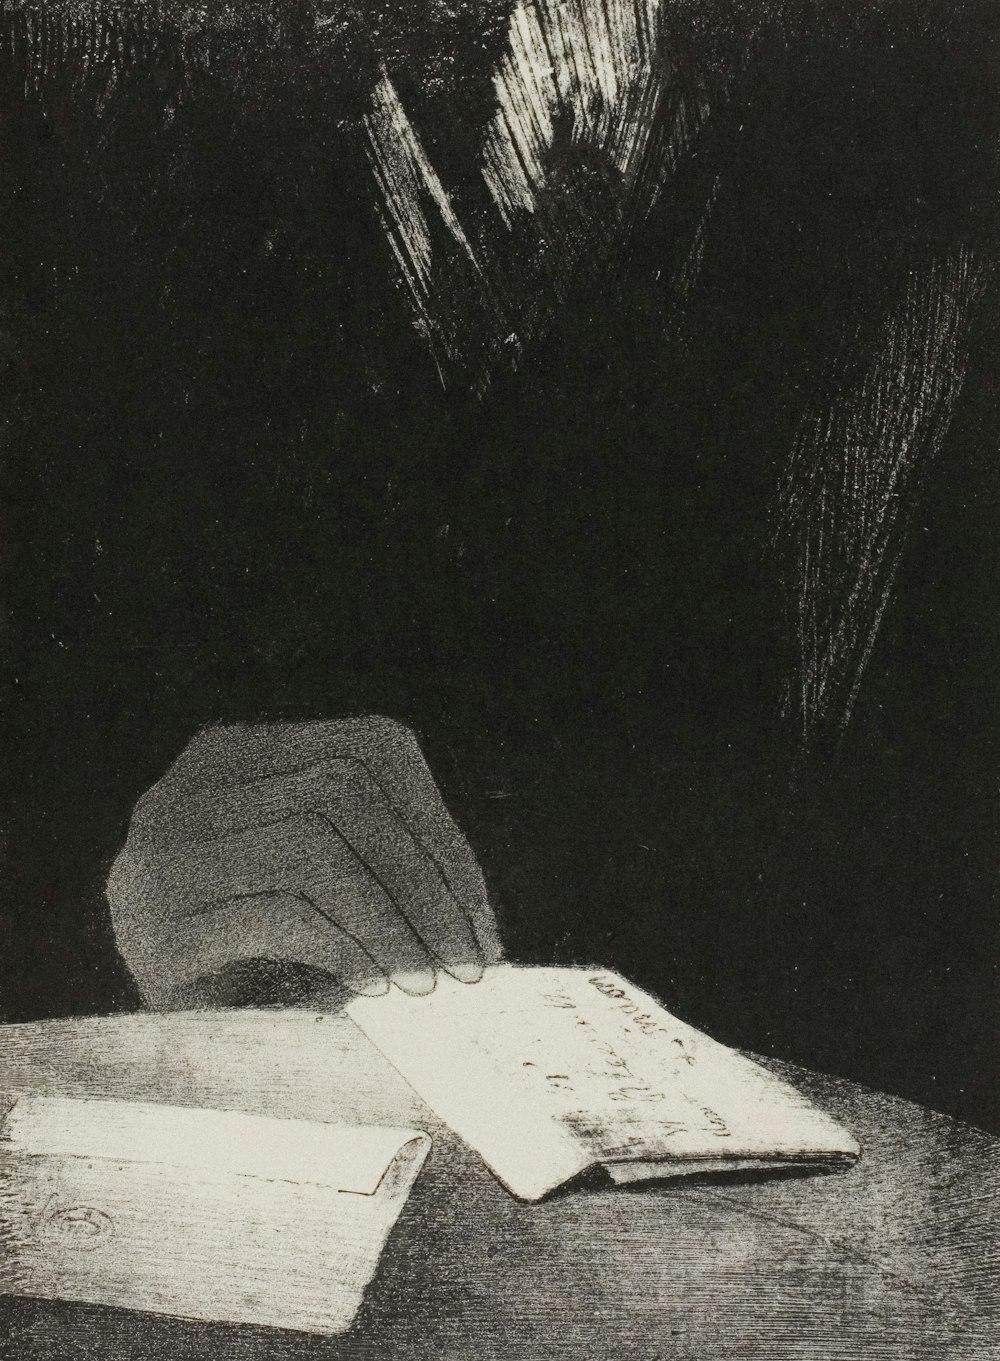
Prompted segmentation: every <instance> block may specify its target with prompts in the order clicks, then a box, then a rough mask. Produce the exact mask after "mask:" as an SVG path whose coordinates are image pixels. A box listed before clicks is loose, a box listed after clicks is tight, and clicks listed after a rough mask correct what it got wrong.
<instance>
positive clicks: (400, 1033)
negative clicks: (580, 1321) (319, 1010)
mask: <svg viewBox="0 0 1000 1361" xmlns="http://www.w3.org/2000/svg"><path fill="white" fill-rule="evenodd" d="M349 1012H350V1015H351V1017H352V1019H353V1020H354V1021H355V1022H356V1024H357V1025H359V1026H360V1028H361V1029H362V1030H363V1031H364V1032H365V1033H366V1034H367V1035H368V1037H369V1039H371V1040H372V1041H373V1043H374V1044H376V1045H377V1046H378V1048H379V1049H380V1050H381V1051H382V1052H383V1053H384V1054H385V1055H386V1057H387V1058H388V1059H389V1060H390V1062H392V1063H393V1064H394V1065H395V1067H396V1068H397V1069H398V1070H399V1071H400V1072H401V1073H402V1075H403V1076H404V1077H405V1078H406V1079H407V1081H408V1082H409V1083H410V1085H411V1086H412V1087H414V1089H415V1090H416V1091H417V1092H418V1093H419V1094H420V1096H421V1097H423V1099H424V1100H425V1101H426V1102H427V1103H428V1104H429V1105H430V1106H432V1107H433V1108H434V1110H435V1111H436V1112H437V1113H438V1114H439V1115H440V1116H441V1118H442V1119H443V1120H445V1121H446V1122H447V1123H448V1124H449V1125H451V1127H452V1128H453V1129H454V1130H455V1131H456V1132H457V1133H458V1134H460V1135H461V1136H462V1137H463V1138H464V1139H465V1140H466V1141H467V1142H468V1143H470V1144H471V1145H472V1146H473V1147H474V1148H476V1149H477V1150H478V1151H479V1153H480V1154H481V1156H482V1157H483V1159H484V1161H485V1162H486V1163H487V1164H488V1166H489V1167H490V1168H492V1170H493V1171H494V1172H495V1173H496V1175H497V1176H498V1177H499V1178H500V1180H501V1181H502V1182H503V1183H504V1184H505V1185H506V1186H507V1187H508V1188H509V1189H510V1190H511V1191H513V1192H514V1194H515V1195H518V1196H520V1197H522V1198H524V1199H527V1200H535V1199H538V1198H539V1197H541V1196H543V1195H545V1194H546V1193H547V1192H549V1191H551V1190H553V1189H554V1188H555V1187H556V1186H559V1185H560V1184H561V1183H563V1182H565V1181H567V1180H569V1179H570V1178H571V1177H574V1176H576V1175H578V1174H579V1173H580V1172H583V1171H584V1170H586V1169H587V1168H588V1167H592V1166H594V1165H595V1164H602V1165H604V1166H606V1167H607V1169H608V1171H609V1172H610V1174H611V1175H612V1177H613V1178H614V1179H615V1180H617V1181H633V1180H639V1179H642V1178H647V1177H654V1176H665V1175H677V1174H679V1173H682V1172H691V1171H716V1170H727V1169H740V1168H746V1167H772V1166H775V1165H785V1164H787V1163H789V1162H795V1163H801V1164H806V1165H822V1164H836V1163H839V1162H850V1161H853V1159H855V1158H856V1157H857V1156H858V1153H859V1149H858V1146H857V1144H856V1143H855V1141H854V1140H853V1139H852V1138H851V1136H850V1135H849V1134H847V1133H846V1131H844V1130H843V1129H841V1127H840V1126H839V1125H837V1124H836V1123H835V1122H834V1121H833V1120H832V1119H830V1117H829V1116H827V1115H826V1114H824V1113H823V1112H822V1111H819V1110H817V1109H816V1108H815V1107H813V1106H812V1105H810V1104H809V1103H808V1102H807V1101H806V1100H805V1099H804V1098H803V1097H802V1096H801V1095H800V1094H799V1093H798V1092H797V1091H795V1089H794V1088H792V1087H790V1086H788V1084H786V1083H783V1082H781V1081H780V1080H779V1079H777V1078H775V1077H774V1076H773V1075H772V1074H770V1073H768V1072H766V1071H765V1070H764V1069H762V1068H760V1067H759V1066H758V1065H756V1064H754V1063H752V1062H750V1061H749V1060H748V1059H745V1058H743V1057H742V1056H741V1055H740V1054H737V1053H735V1052H734V1051H733V1050H731V1049H728V1048H726V1047H725V1046H724V1045H722V1044H719V1043H717V1042H716V1041H715V1040H712V1039H710V1038H709V1037H708V1036H707V1035H703V1034H701V1033H700V1032H699V1031H697V1030H694V1029H693V1028H692V1027H691V1026H688V1025H685V1024H684V1023H683V1022H682V1021H679V1020H677V1019H676V1017H673V1016H671V1015H670V1014H669V1012H667V1011H665V1010H664V1009H663V1008H662V1007H661V1006H660V1004H659V1003H658V1002H656V1001H655V1000H654V999H653V998H652V997H649V996H648V995H647V994H645V993H643V992H641V991H640V990H639V989H638V988H635V987H633V986H632V985H631V984H630V983H628V982H626V981H625V980H624V979H622V978H620V977H618V976H617V975H616V974H613V973H610V972H607V971H605V970H600V969H556V968H520V967H514V966H511V965H499V966H497V967H495V968H492V969H489V970H487V972H486V975H485V976H484V978H483V980H482V981H481V982H480V983H478V984H476V985H474V986H469V985H466V984H461V983H456V982H454V981H453V980H452V979H449V978H441V980H440V981H439V983H438V986H437V987H436V989H435V990H434V992H433V993H431V994H429V995H428V996H426V997H408V996H406V995H404V994H402V993H400V992H396V991H393V992H392V993H390V994H387V995H386V996H383V997H377V998H358V999H357V1000H356V1001H354V1002H352V1003H351V1005H350V1007H349Z"/></svg>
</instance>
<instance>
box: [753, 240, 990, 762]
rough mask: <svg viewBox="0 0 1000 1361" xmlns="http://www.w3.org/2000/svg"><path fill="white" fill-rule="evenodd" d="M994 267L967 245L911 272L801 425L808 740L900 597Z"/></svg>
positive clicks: (846, 693) (801, 606)
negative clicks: (913, 528) (873, 339)
mask: <svg viewBox="0 0 1000 1361" xmlns="http://www.w3.org/2000/svg"><path fill="white" fill-rule="evenodd" d="M987 277H988V269H987V267H986V266H985V265H983V264H982V263H981V262H980V261H978V260H977V259H976V258H975V257H973V255H972V254H971V252H969V251H968V250H965V249H963V250H961V251H959V252H957V253H956V254H954V255H952V256H949V257H947V258H945V259H940V260H937V261H935V262H934V263H933V264H932V265H931V266H930V267H929V268H928V269H926V270H925V271H924V272H921V273H917V274H912V275H911V277H910V279H909V282H908V284H907V286H906V288H905V290H904V293H903V297H902V299H901V300H900V302H899V304H898V305H897V307H896V308H895V309H894V310H893V312H892V313H891V314H890V316H889V317H888V318H887V319H886V321H885V323H884V325H883V328H882V333H881V337H880V343H877V344H876V346H875V359H874V360H873V362H872V363H871V365H870V367H869V368H868V370H867V371H866V372H865V373H864V374H863V375H862V376H861V378H860V380H855V381H854V382H853V384H852V383H851V381H850V379H849V378H847V377H846V376H845V372H844V370H845V366H846V361H845V359H844V358H843V357H842V358H841V359H840V360H838V362H837V363H835V364H834V365H833V366H832V370H831V373H830V374H829V375H828V380H827V382H826V384H825V390H826V392H827V394H828V396H827V398H826V400H825V401H823V402H821V403H818V404H817V405H816V406H815V408H814V409H813V410H812V411H811V412H810V413H809V414H808V415H807V417H806V419H805V420H804V422H803V424H802V426H801V428H800V430H799V433H798V435H797V437H796V440H795V443H794V446H793V449H792V453H791V457H790V459H789V463H788V467H787V470H786V473H785V477H784V481H783V484H782V486H781V491H780V498H779V516H778V525H779V528H778V539H779V541H781V540H784V541H785V542H789V543H790V544H791V546H792V555H793V559H794V563H795V567H794V572H795V577H796V585H795V589H796V607H795V608H796V615H797V632H798V646H799V675H798V685H797V690H798V693H797V708H798V711H799V721H800V723H801V726H802V737H803V741H804V742H805V743H807V744H808V743H809V742H810V741H811V740H812V739H813V738H814V737H815V736H816V735H817V734H818V732H819V731H820V730H821V729H822V728H824V727H827V726H833V727H835V728H841V729H842V728H843V727H844V726H845V725H846V724H847V723H848V721H849V719H850V716H851V713H852V710H853V708H854V704H855V701H856V699H857V695H858V690H859V687H860V685H861V680H862V677H863V675H864V672H865V668H866V667H867V665H868V662H869V660H870V658H871V654H872V649H873V647H874V644H875V640H876V637H877V635H878V631H879V627H880V625H881V622H882V619H883V616H884V614H885V610H886V607H887V605H888V602H889V599H890V596H891V592H892V586H893V581H894V578H895V575H896V571H897V568H898V565H899V560H900V556H901V553H902V548H903V546H904V542H903V533H902V531H903V527H904V525H905V521H906V516H907V506H908V503H909V502H910V500H911V499H912V494H913V490H914V483H915V480H916V478H917V476H918V474H919V472H920V471H921V470H922V468H923V467H925V466H926V464H927V463H928V462H929V461H930V460H931V459H932V458H933V457H934V456H935V455H936V454H937V452H938V450H939V449H940V447H941V445H942V443H943V440H944V437H945V435H946V433H947V430H948V426H949V423H950V419H951V414H952V411H953V409H954V406H955V402H956V400H957V398H958V395H959V392H960V391H961V387H962V383H963V380H964V377H965V367H966V344H967V341H966V335H967V330H968V318H969V315H970V312H971V310H972V308H973V306H974V304H975V303H976V301H977V300H978V298H979V297H980V296H981V294H982V292H983V289H984V287H985V284H986V281H987ZM850 348H851V347H850V346H848V347H846V348H845V351H844V355H848V354H849V352H850Z"/></svg>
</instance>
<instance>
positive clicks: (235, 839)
mask: <svg viewBox="0 0 1000 1361" xmlns="http://www.w3.org/2000/svg"><path fill="white" fill-rule="evenodd" d="M107 895H108V901H109V903H110V906H111V917H112V923H113V926H114V931H115V937H116V940H117V944H118V947H119V950H120V951H121V954H122V956H123V958H124V959H125V962H126V963H127V965H128V966H129V969H130V971H131V973H132V975H133V977H134V979H135V981H136V983H137V985H138V987H139V989H140V991H141V993H142V995H143V998H144V1000H145V1001H146V1003H147V1004H148V1005H149V1006H152V1007H154V1008H157V1009H169V1008H171V1007H176V1006H183V1005H185V1004H190V1003H192V1002H199V1003H204V1002H205V1001H216V1002H223V1003H231V1002H232V1001H234V1000H237V1001H250V1000H263V999H262V998H260V997H258V996H254V989H255V988H259V987H263V986H266V983H262V982H261V980H269V981H270V986H271V987H272V988H273V980H274V978H275V976H276V975H277V976H280V977H284V978H285V979H288V978H293V979H297V980H299V983H298V986H299V988H300V991H301V980H302V979H303V978H306V979H308V980H309V982H310V988H309V991H308V996H309V997H315V996H316V995H317V994H320V995H321V994H323V993H326V992H332V993H333V994H334V995H336V996H340V997H343V996H344V995H349V994H356V993H363V994H376V993H379V992H384V991H385V990H386V989H387V988H388V987H389V986H390V983H395V984H396V985H397V986H398V987H400V988H402V989H403V990H404V991H406V992H410V993H422V992H428V991H430V990H431V989H432V988H433V986H434V980H435V971H436V970H438V969H444V970H446V971H447V972H448V973H449V974H451V975H452V976H453V977H455V978H457V979H459V980H461V981H463V982H469V983H472V982H475V981H477V980H478V979H479V977H480V975H481V973H482V970H483V967H484V964H486V963H490V962H493V961H496V960H497V959H499V958H500V957H501V954H502V950H501V946H500V941H499V937H498V934H497V928H496V922H495V919H494V915H493V911H492V909H491V907H490V903H489V899H488V897H487V893H486V887H485V884H484V882H483V876H482V873H481V871H480V869H479V866H478V864H477V862H476V859H475V856H474V855H473V853H472V850H471V849H470V847H469V845H468V843H467V841H466V840H465V838H464V837H463V836H462V834H461V832H460V831H459V829H458V827H457V826H456V825H455V823H454V821H453V820H452V818H451V816H450V814H449V813H448V811H447V809H446V808H445V806H444V803H443V801H442V799H441V795H440V793H439V791H438V789H437V786H436V785H435V783H434V780H433V778H432V776H431V773H430V771H429V769H428V767H427V764H426V762H425V761H424V758H423V755H422V753H421V751H420V748H419V746H418V745H417V741H416V739H415V737H414V736H413V734H412V733H411V732H410V731H409V730H408V729H406V728H404V727H403V726H401V725H400V724H398V723H396V722H393V721H392V720H389V719H385V718H378V717H367V718H358V719H349V720H342V721H335V722H321V723H302V724H274V725H258V726H250V727H246V726H220V727H212V728H208V729H205V730H204V731H203V732H201V733H199V734H198V736H197V737H196V738H195V739H194V740H193V741H192V742H191V743H190V745H189V746H188V747H187V748H186V749H185V750H184V751H183V752H182V754H181V755H180V757H179V758H178V759H177V761H176V762H175V763H174V764H173V766H171V768H170V769H169V770H168V771H167V773H166V775H164V777H163V778H162V779H161V780H160V781H159V782H158V783H157V784H155V785H154V786H153V788H152V789H150V790H149V792H148V793H147V794H145V795H144V796H143V798H142V799H140V801H139V803H138V805H137V806H136V809H135V812H134V815H133V818H132V822H131V825H130V828H129V833H128V839H127V841H126V844H125V846H124V848H123V849H122V851H121V852H120V854H119V855H118V857H117V858H116V860H115V862H114V864H113V866H112V869H111V874H110V877H109V879H108V885H107ZM248 992H249V994H250V995H249V996H248V995H247V994H248Z"/></svg>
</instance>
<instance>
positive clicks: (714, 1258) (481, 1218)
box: [0, 1010, 1000, 1361]
mask: <svg viewBox="0 0 1000 1361" xmlns="http://www.w3.org/2000/svg"><path fill="white" fill-rule="evenodd" d="M0 1035H2V1043H0V1090H22V1091H24V1090H31V1091H36V1092H44V1093H46V1094H59V1095H77V1096H100V1097H106V1098H111V1097H114V1098H118V1099H134V1100H147V1101H148V1100H158V1101H169V1102H173V1103H174V1104H180V1105H204V1106H215V1107H221V1108H232V1109H242V1110H248V1111H255V1112H261V1113H267V1114H274V1115H282V1116H288V1117H300V1118H308V1119H319V1120H333V1121H367V1122H370V1123H381V1124H393V1125H408V1126H409V1125H415V1126H417V1127H419V1128H424V1129H427V1130H428V1131H429V1132H430V1133H431V1134H432V1135H433V1138H434V1145H433V1148H432V1151H431V1154H430V1156H429V1158H428V1162H427V1164H426V1165H425V1167H424V1170H423V1172H422V1173H421V1175H420V1176H419V1177H418V1179H417V1182H416V1185H415V1187H414V1190H413V1192H412V1194H411V1196H410V1199H409V1201H408V1203H407V1205H406V1207H405V1208H404V1210H403V1213H402V1215H401V1217H400V1219H399V1221H398V1223H397V1225H396V1227H395V1229H394V1230H393V1232H392V1235H391V1237H390V1239H389V1243H388V1246H387V1248H386V1251H385V1253H384V1254H383V1257H382V1261H381V1264H380V1266H379V1270H378V1273H377V1275H376V1278H375V1281H374V1283H373V1284H372V1285H371V1287H370V1288H369V1290H368V1292H367V1296H366V1299H365V1303H364V1305H363V1306H362V1309H361V1312H360V1314H359V1315H358V1318H357V1319H356V1321H355V1324H354V1326H353V1328H352V1329H351V1331H350V1332H349V1333H347V1334H344V1335H342V1336H340V1337H316V1336H310V1335H305V1334H296V1333H291V1332H282V1331H278V1330H272V1329H263V1328H250V1327H243V1326H240V1327H234V1326H226V1325H222V1324H218V1325H216V1324H204V1323H193V1322H188V1321H184V1320H178V1319H170V1318H163V1317H157V1316H154V1315H148V1314H138V1313H131V1312H128V1311H125V1310H116V1309H108V1308H99V1307H95V1306H90V1305H81V1304H74V1303H66V1302H61V1301H50V1300H34V1299H14V1298H4V1299H2V1300H0V1337H3V1335H4V1334H6V1335H7V1337H8V1344H7V1345H8V1348H9V1350H7V1351H6V1352H5V1353H4V1354H5V1355H9V1356H12V1357H17V1358H20V1357H46V1358H59V1361H66V1359H67V1358H76V1357H80V1358H83V1357H86V1358H98V1357H100V1358H104V1357H108V1358H126V1357H128V1358H136V1361H140V1358H141V1361H154V1359H155V1358H164V1359H165V1361H166V1359H167V1358H169V1361H193V1359H194V1358H205V1361H226V1358H241V1361H251V1358H258V1357H260V1358H265V1357H266V1358H269V1359H270V1358H289V1359H290V1358H299V1357H302V1358H306V1357H309V1358H312V1357H316V1358H320V1357H323V1358H338V1359H339V1358H370V1357H382V1356H385V1357H392V1358H394V1361H395V1358H410V1357H412V1358H435V1359H437V1358H469V1359H470V1361H472V1358H476V1361H479V1359H480V1358H484V1359H486V1358H504V1359H505V1361H506V1359H508V1358H509V1361H547V1359H548V1358H555V1357H558V1358H575V1357H580V1358H587V1359H588V1361H601V1358H608V1359H609V1361H610V1359H611V1358H615V1359H616V1361H617V1358H620V1357H626V1356H627V1357H629V1358H633V1359H634V1361H694V1359H695V1358H697V1359H698V1361H702V1358H704V1361H721V1359H722V1358H728V1357H740V1358H749V1357H753V1358H785V1357H809V1358H811V1359H812V1361H839V1359H840V1358H849V1357H850V1358H853V1357H859V1358H860V1357H864V1358H866V1359H867V1361H878V1358H880V1357H890V1356H891V1357H906V1358H912V1357H943V1358H966V1357H975V1358H992V1357H997V1358H1000V1141H998V1140H997V1139H995V1138H992V1137H991V1136H989V1135H987V1134H985V1133H982V1132H981V1131H979V1130H976V1129H973V1128H971V1127H968V1126H964V1125H960V1124H957V1123H956V1122H954V1121H952V1120H949V1119H947V1118H946V1117H944V1116H941V1115H937V1114H935V1113H933V1112H931V1111H929V1110H925V1109H922V1108H921V1107H918V1106H914V1105H912V1104H910V1103H909V1102H906V1101H902V1100H900V1099H898V1098H895V1097H890V1096H886V1095H883V1094H881V1093H878V1092H872V1091H867V1090H865V1089H863V1088H861V1087H858V1086H857V1085H855V1084H853V1083H850V1082H847V1081H844V1080H841V1079H837V1078H832V1077H826V1076H821V1075H818V1074H814V1073H807V1072H804V1071H803V1070H801V1069H797V1068H792V1067H790V1066H788V1065H783V1064H777V1063H775V1062H773V1061H770V1060H769V1061H768V1066H770V1067H772V1068H774V1069H775V1070H776V1071H778V1072H780V1073H781V1075H782V1076H784V1077H786V1078H787V1079H788V1080H790V1081H792V1082H794V1083H795V1084H796V1085H797V1086H798V1087H799V1088H800V1089H801V1090H802V1091H803V1092H804V1093H806V1094H807V1095H808V1096H809V1097H810V1098H811V1099H812V1100H814V1101H815V1102H817V1104H819V1105H820V1106H822V1107H824V1108H825V1109H827V1110H828V1111H830V1113H831V1114H833V1115H834V1116H835V1117H837V1118H838V1119H840V1120H842V1121H843V1122H844V1123H845V1124H846V1125H847V1126H848V1127H849V1128H850V1129H851V1130H852V1131H853V1132H854V1133H855V1135H856V1136H857V1137H858V1139H859V1140H860V1142H861V1144H862V1147H863V1156H862V1158H861V1161H860V1162H859V1163H858V1165H857V1166H856V1167H855V1168H853V1169H852V1170H851V1171H849V1172H846V1173H838V1174H831V1175H828V1176H808V1177H805V1176H804V1177H794V1178H787V1177H786V1178H783V1179H769V1180H760V1181H755V1182H748V1181H747V1180H746V1179H739V1178H735V1179H731V1180H729V1181H718V1180H717V1181H714V1182H710V1181H708V1180H703V1181H701V1182H695V1181H692V1180H690V1179H688V1180H686V1181H677V1182H673V1183H661V1184H657V1185H648V1184H647V1185H645V1186H643V1187H641V1188H633V1189H628V1190H624V1189H621V1188H616V1189H609V1188H608V1187H607V1186H604V1185H601V1184H598V1183H597V1182H596V1181H595V1183H594V1184H593V1185H583V1186H579V1187H575V1188H572V1189H567V1190H565V1191H563V1192H561V1193H559V1194H557V1195H555V1196H553V1197H552V1198H551V1199H549V1200H548V1201H545V1202H543V1203H541V1204H532V1205H528V1204H522V1203H520V1202H518V1201H516V1200H515V1199H513V1198H512V1197H511V1196H510V1195H509V1194H508V1193H507V1192H506V1191H505V1190H504V1189H503V1188H502V1187H501V1186H500V1185H499V1183H498V1182H497V1181H496V1180H495V1179H494V1178H493V1177H492V1176H491V1175H490V1174H489V1173H488V1172H487V1171H486V1169H485V1168H484V1167H483V1165H482V1164H481V1163H480V1161H479V1160H478V1159H477V1157H476V1156H475V1155H474V1154H473V1153H472V1152H471V1151H470V1150H469V1149H467V1148H466V1147H465V1146H464V1145H463V1144H462V1143H461V1142H460V1141H459V1140H458V1139H456V1137H455V1136H454V1135H453V1134H451V1133H450V1131H448V1130H447V1129H446V1128H445V1127H443V1126H442V1125H441V1124H440V1122H439V1121H438V1120H436V1118H435V1117H434V1116H433V1115H432V1113H431V1112H430V1111H428V1110H427V1109H426V1107H424V1106H423V1105H422V1104H421V1102H420V1101H419V1100H418V1098H417V1097H416V1096H415V1095H414V1094H413V1093H412V1092H411V1091H410V1089H409V1088H408V1087H407V1086H406V1085H405V1084H404V1083H403V1082H402V1080H401V1079H400V1078H399V1077H398V1075H397V1074H396V1073H395V1072H394V1071H393V1070H392V1069H391V1068H390V1067H389V1066H388V1064H387V1063H386V1062H385V1060H384V1059H383V1058H382V1057H381V1055H380V1054H379V1053H378V1052H377V1051H376V1050H374V1049H373V1048H372V1046H371V1045H370V1044H369V1042H368V1041H367V1040H366V1039H365V1038H364V1037H363V1036H362V1035H361V1034H360V1032H359V1031H357V1030H356V1028H355V1027H354V1026H353V1025H352V1024H351V1023H350V1022H349V1021H347V1020H346V1019H345V1018H343V1017H341V1016H334V1015H318V1014H316V1013H314V1012H306V1011H295V1010H290V1011H223V1012H201V1013H195V1012H188V1013H178V1014H174V1015H169V1016H148V1015H136V1016H116V1017H113V1018H105V1017H95V1018H87V1019H83V1020H73V1021H49V1022H42V1023H39V1024H33V1025H17V1026H7V1027H4V1028H3V1030H2V1031H0Z"/></svg>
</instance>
